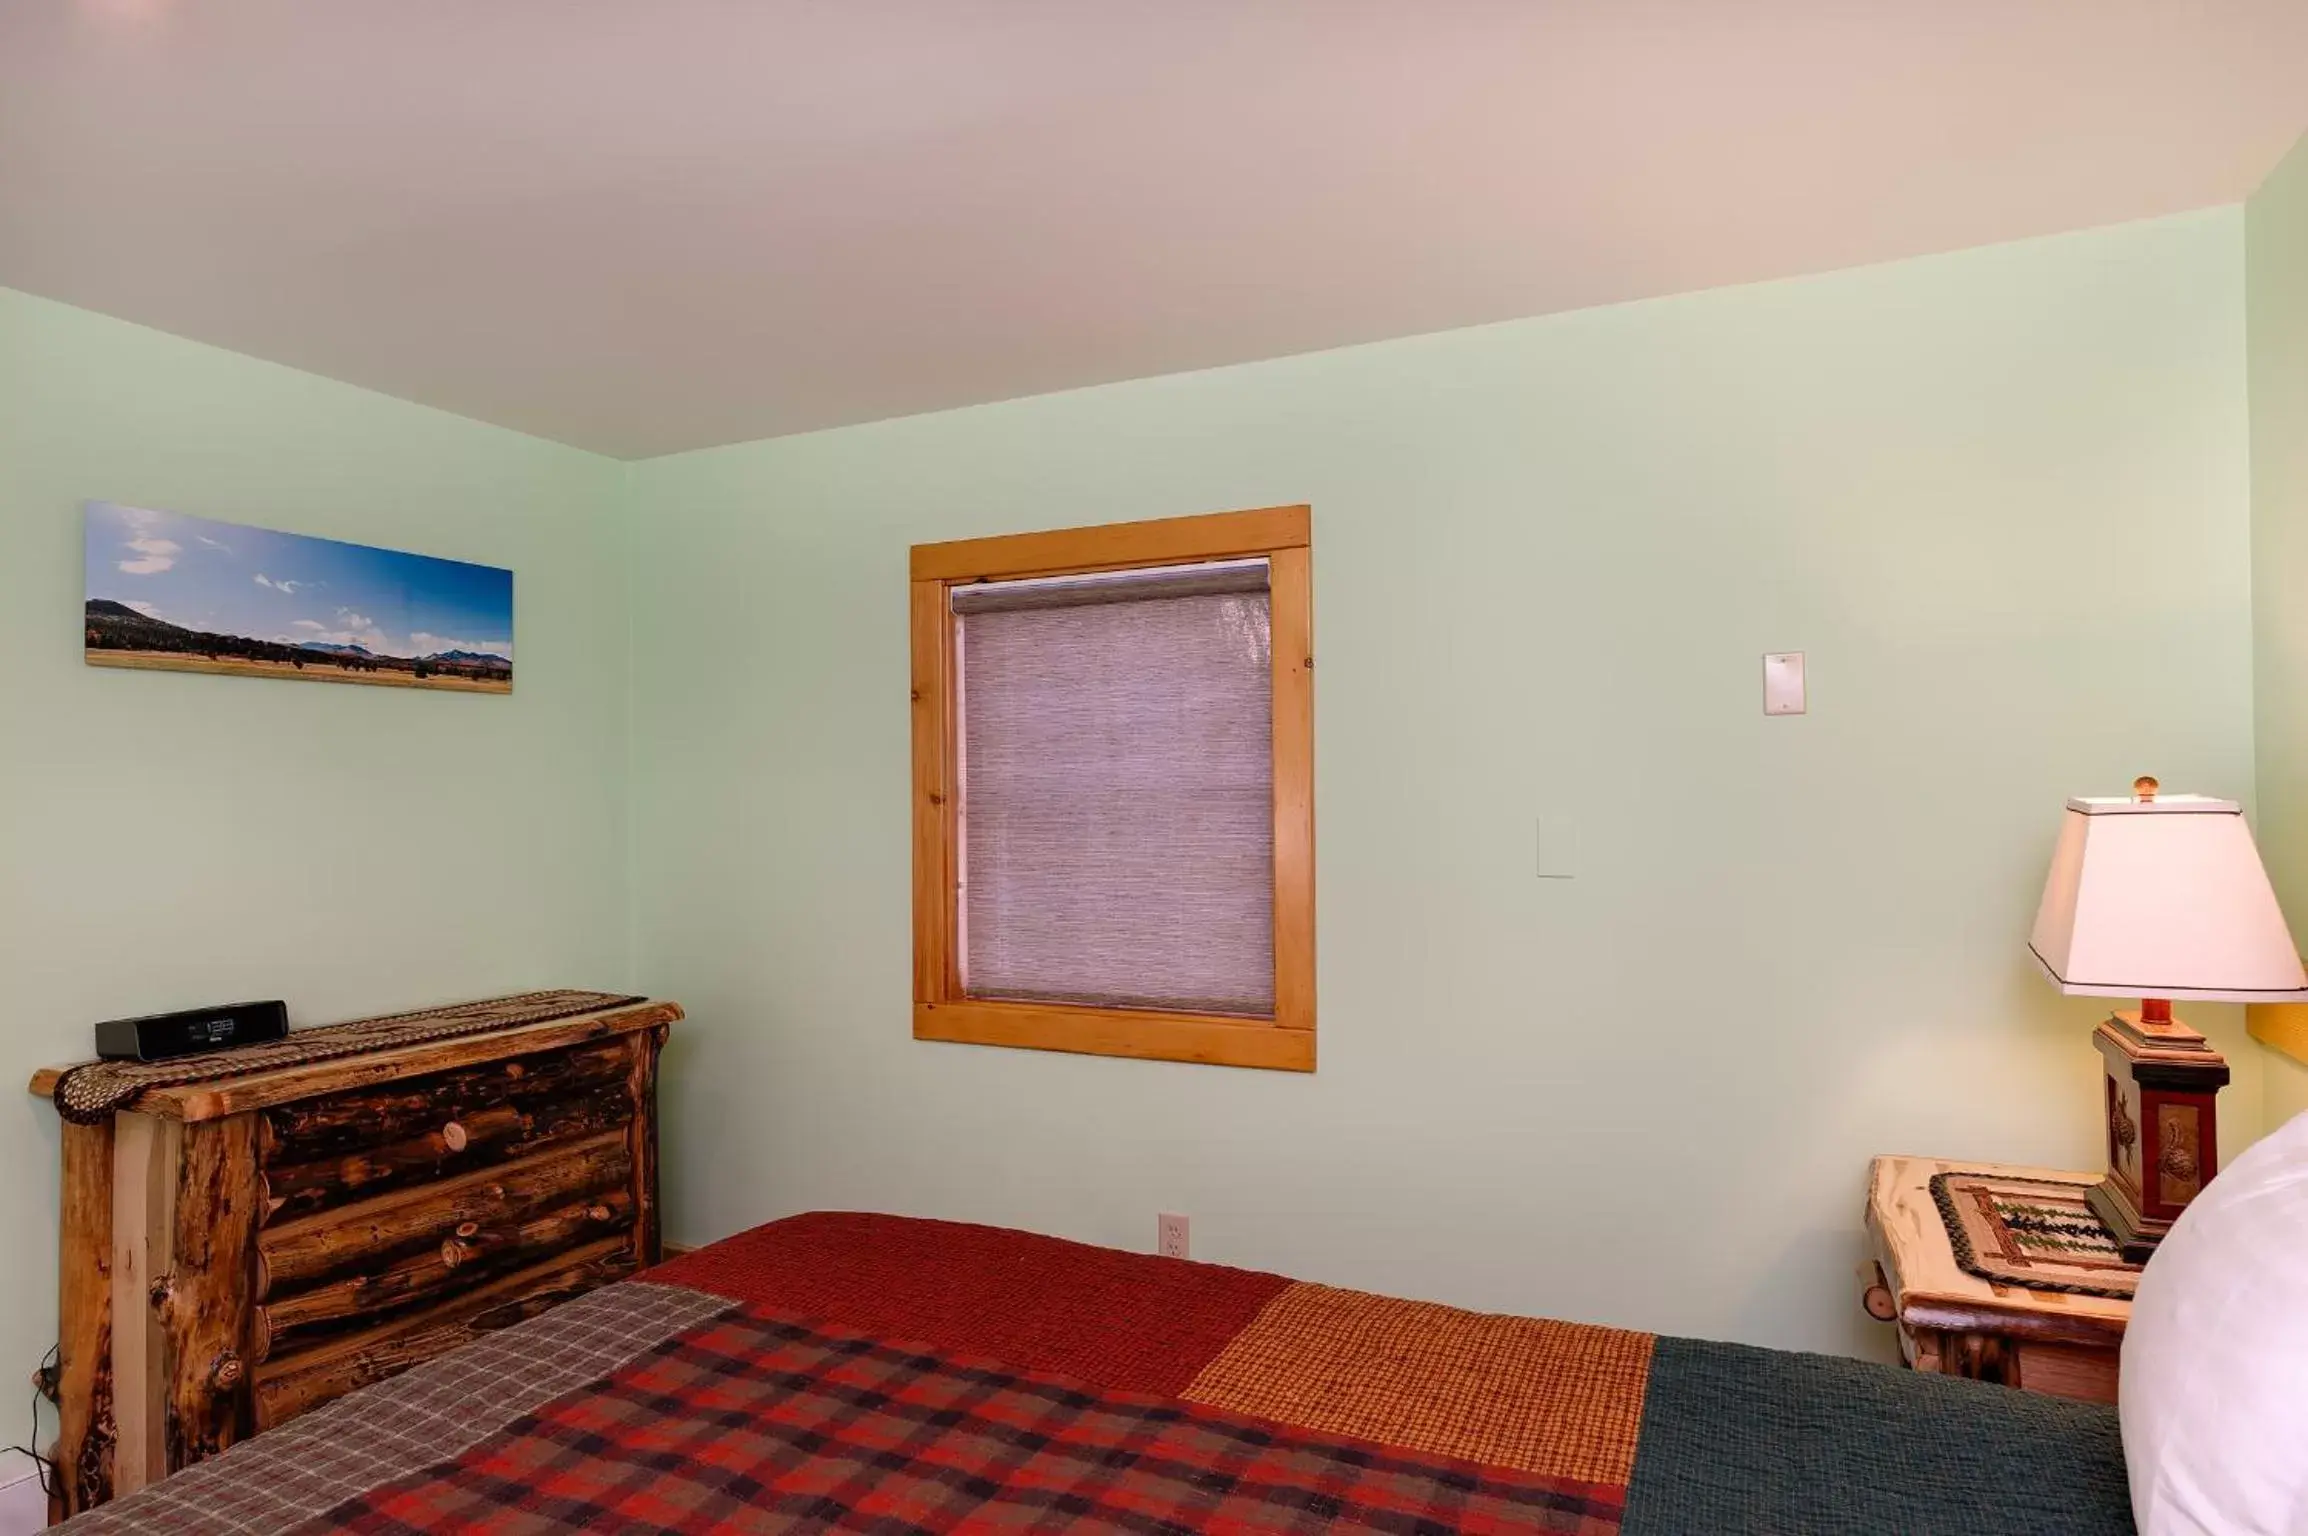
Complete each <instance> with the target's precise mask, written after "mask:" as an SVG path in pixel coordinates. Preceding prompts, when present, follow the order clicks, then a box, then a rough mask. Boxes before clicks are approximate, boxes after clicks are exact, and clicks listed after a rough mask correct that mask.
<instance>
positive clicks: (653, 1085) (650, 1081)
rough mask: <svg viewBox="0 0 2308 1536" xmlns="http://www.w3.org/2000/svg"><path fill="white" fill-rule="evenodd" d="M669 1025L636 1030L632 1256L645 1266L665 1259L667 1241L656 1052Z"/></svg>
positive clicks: (634, 1053)
mask: <svg viewBox="0 0 2308 1536" xmlns="http://www.w3.org/2000/svg"><path fill="white" fill-rule="evenodd" d="M665 1035H666V1026H665V1025H663V1024H660V1025H658V1026H657V1027H656V1028H654V1029H644V1030H636V1031H635V1032H634V1034H633V1036H632V1040H633V1071H632V1077H631V1079H630V1081H629V1083H628V1085H627V1086H628V1087H629V1088H630V1089H631V1091H632V1094H633V1123H632V1129H631V1131H630V1135H631V1137H632V1148H633V1257H634V1258H635V1259H636V1260H638V1261H639V1262H640V1264H641V1266H642V1267H643V1268H644V1269H646V1268H648V1267H650V1266H651V1265H654V1264H658V1263H661V1262H663V1261H664V1258H665V1241H664V1235H663V1228H662V1227H661V1226H660V1224H659V1221H658V1214H657V1053H658V1052H659V1051H660V1050H661V1049H663V1047H664V1045H665Z"/></svg>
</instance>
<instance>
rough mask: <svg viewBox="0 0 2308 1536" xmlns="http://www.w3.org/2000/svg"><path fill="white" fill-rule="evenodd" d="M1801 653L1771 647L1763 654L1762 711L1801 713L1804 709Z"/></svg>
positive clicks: (1769, 713)
mask: <svg viewBox="0 0 2308 1536" xmlns="http://www.w3.org/2000/svg"><path fill="white" fill-rule="evenodd" d="M1805 702H1806V701H1805V697H1804V688H1803V653H1802V652H1801V651H1773V652H1771V653H1770V654H1769V655H1767V656H1765V657H1764V658H1763V713H1765V714H1767V715H1800V714H1802V713H1803V712H1804V708H1805Z"/></svg>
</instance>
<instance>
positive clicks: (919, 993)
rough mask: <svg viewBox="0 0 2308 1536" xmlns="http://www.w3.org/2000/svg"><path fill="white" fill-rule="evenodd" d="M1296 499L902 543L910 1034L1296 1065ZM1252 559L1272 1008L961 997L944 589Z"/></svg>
mask: <svg viewBox="0 0 2308 1536" xmlns="http://www.w3.org/2000/svg"><path fill="white" fill-rule="evenodd" d="M1312 522H1313V516H1312V511H1311V509H1310V508H1308V507H1305V506H1288V507H1262V508H1258V509H1255V510H1252V511H1245V512H1221V513H1214V514H1210V515H1207V516H1200V517H1175V518H1161V519H1156V520H1153V521H1148V522H1135V523H1114V524H1108V525H1105V526H1102V527H1090V528H1068V529H1061V530H1057V531H1054V532H1048V533H1027V534H1017V535H1013V536H1009V537H1000V538H985V539H964V540H959V541H957V542H953V543H945V544H917V545H915V546H914V548H913V552H912V568H911V576H912V591H911V596H910V603H909V613H910V628H911V636H912V661H913V887H914V890H913V908H914V1009H913V1014H914V1038H916V1039H918V1040H945V1041H953V1042H959V1043H965V1044H976V1045H1007V1046H1020V1047H1025V1048H1027V1049H1032V1050H1045V1051H1073V1052H1080V1053H1086V1054H1090V1055H1100V1056H1130V1057H1139V1058H1143V1059H1151V1060H1159V1061H1187V1062H1203V1063H1207V1064H1211V1065H1216V1066H1233V1067H1264V1068H1270V1069H1275V1070H1281V1071H1295V1072H1311V1071H1313V1070H1314V1063H1315V1049H1314V1046H1315V1027H1314V1023H1315V1009H1314V596H1313V589H1312V570H1311V559H1310V556H1311V553H1312ZM1252 557H1262V558H1264V559H1265V560H1266V562H1267V578H1268V603H1269V612H1270V623H1271V634H1272V641H1273V644H1272V666H1273V676H1272V683H1273V710H1274V714H1273V719H1274V725H1273V732H1274V745H1273V752H1274V761H1273V780H1274V1016H1273V1017H1272V1018H1271V1019H1265V1018H1258V1019H1249V1018H1242V1017H1238V1016H1234V1015H1229V1014H1204V1013H1184V1012H1179V1013H1172V1012H1161V1011H1155V1010H1148V1009H1124V1008H1100V1007H1091V1006H1086V1005H1074V1004H1054V1003H1040V1002H1009V1001H995V1000H990V999H981V998H972V997H969V996H967V995H965V994H964V992H963V990H962V978H961V957H960V955H959V954H958V953H957V952H956V945H955V936H956V934H957V933H958V932H959V910H958V908H959V897H960V889H959V884H958V881H957V879H956V876H955V871H956V870H957V868H958V867H959V860H958V856H957V846H956V844H957V839H958V837H959V835H960V826H959V821H958V814H957V813H958V810H959V807H958V806H957V805H956V803H955V795H954V786H955V785H956V784H957V783H958V782H959V776H958V773H957V754H958V751H959V743H958V739H957V727H958V722H959V709H958V701H957V700H956V698H955V695H954V690H955V683H956V679H955V667H954V633H955V619H954V614H953V604H952V596H951V594H952V589H953V588H955V587H956V586H961V585H965V584H967V583H970V582H977V581H999V580H1015V579H1020V578H1026V577H1039V576H1070V575H1079V574H1086V573H1090V572H1096V571H1113V570H1127V569H1131V568H1134V567H1140V566H1160V565H1188V564H1195V563H1198V562H1202V561H1212V560H1239V559H1248V558H1252Z"/></svg>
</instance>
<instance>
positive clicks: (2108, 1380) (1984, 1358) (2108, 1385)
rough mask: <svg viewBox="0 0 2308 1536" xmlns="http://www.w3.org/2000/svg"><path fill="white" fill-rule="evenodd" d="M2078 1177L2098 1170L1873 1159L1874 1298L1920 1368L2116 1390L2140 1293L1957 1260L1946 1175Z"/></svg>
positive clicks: (1869, 1286) (2084, 1394)
mask: <svg viewBox="0 0 2308 1536" xmlns="http://www.w3.org/2000/svg"><path fill="white" fill-rule="evenodd" d="M1941 1174H1951V1175H1980V1176H1986V1177H1989V1178H2002V1179H2009V1180H2015V1181H2047V1182H2059V1183H2063V1184H2073V1185H2075V1186H2076V1187H2077V1188H2078V1191H2079V1198H2080V1191H2081V1189H2082V1187H2083V1186H2085V1185H2088V1184H2089V1183H2090V1182H2091V1181H2092V1179H2093V1178H2094V1177H2095V1175H2091V1174H2084V1173H2067V1172H2061V1171H2058V1170H2054V1169H2044V1168H2017V1167H2012V1166H2009V1165H2006V1164H1999V1163H1969V1162H1946V1161H1942V1160H1938V1159H1934V1158H1928V1157H1879V1158H1876V1159H1875V1160H1874V1162H1873V1163H1872V1164H1870V1165H1869V1168H1868V1181H1867V1182H1868V1193H1867V1238H1868V1246H1869V1249H1870V1251H1871V1253H1872V1260H1871V1262H1869V1263H1868V1264H1866V1265H1864V1266H1863V1267H1862V1270H1861V1278H1862V1295H1861V1302H1862V1305H1863V1306H1865V1308H1866V1309H1867V1313H1868V1315H1869V1316H1870V1317H1873V1318H1875V1319H1877V1320H1878V1321H1881V1322H1887V1323H1892V1324H1894V1325H1896V1326H1897V1328H1898V1330H1899V1351H1900V1354H1901V1356H1902V1357H1903V1358H1904V1359H1905V1360H1906V1361H1907V1363H1908V1364H1909V1365H1911V1366H1913V1367H1914V1368H1915V1369H1917V1370H1919V1371H1936V1372H1938V1373H1940V1374H1941V1375H1946V1376H1968V1377H1972V1378H1974V1379H1975V1380H1979V1381H1989V1382H1997V1383H2000V1384H2001V1385H2004V1386H2007V1387H2018V1388H2020V1389H2022V1390H2024V1391H2029V1392H2044V1393H2049V1394H2051V1395H2053V1396H2056V1397H2072V1398H2079V1399H2082V1400H2084V1401H2086V1402H2098V1403H2112V1402H2114V1401H2115V1400H2116V1360H2117V1351H2118V1349H2119V1348H2120V1347H2121V1345H2122V1344H2123V1341H2124V1327H2125V1324H2127V1323H2128V1322H2129V1321H2130V1320H2131V1315H2132V1304H2131V1303H2130V1302H2129V1301H2127V1300H2119V1299H2117V1298H2115V1297H2110V1296H2090V1295H2075V1294H2069V1293H2066V1292H2060V1291H2047V1290H2035V1289H2032V1288H2029V1287H2026V1286H2020V1285H2008V1284H2001V1283H1998V1282H1996V1281H1993V1280H1989V1279H1986V1278H1983V1277H1982V1276H1979V1275H1976V1274H1971V1273H1969V1272H1967V1271H1966V1270H1965V1269H1964V1268H1963V1267H1962V1266H1961V1265H1960V1264H1959V1263H1958V1262H1957V1259H1956V1253H1955V1247H1954V1243H1953V1242H1952V1240H1951V1239H1950V1238H1949V1236H1948V1229H1947V1222H1946V1221H1945V1220H1944V1219H1943V1217H1942V1215H1941V1212H1940V1207H1939V1203H1938V1200H1937V1199H1936V1197H1935V1196H1934V1195H1933V1193H1932V1179H1933V1178H1934V1176H1936V1175H1941Z"/></svg>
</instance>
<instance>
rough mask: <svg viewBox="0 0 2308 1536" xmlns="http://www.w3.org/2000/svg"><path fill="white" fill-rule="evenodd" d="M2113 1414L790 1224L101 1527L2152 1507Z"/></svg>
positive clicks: (170, 1484) (1095, 1257) (309, 1424)
mask: <svg viewBox="0 0 2308 1536" xmlns="http://www.w3.org/2000/svg"><path fill="white" fill-rule="evenodd" d="M2123 1491H2124V1490H2123V1481H2122V1461H2121V1452H2120V1448H2119V1447H2117V1446H2116V1444H2115V1441H2114V1433H2113V1423H2112V1414H2107V1413H2105V1412H2104V1411H2102V1410H2091V1409H2084V1408H2081V1407H2079V1406H2077V1405H2068V1404H2059V1403H2055V1402H2051V1401H2049V1400H2046V1399H2040V1398H2033V1397H2026V1396H2023V1395H2022V1394H2019V1393H2015V1392H2008V1391H2005V1390H2003V1389H2000V1388H1991V1387H1982V1386H1978V1385H1975V1384H1972V1383H1958V1382H1947V1381H1941V1380H1939V1379H1937V1378H1924V1377H1916V1376H1912V1375H1908V1374H1906V1373H1900V1372H1894V1371H1890V1370H1886V1369H1883V1368H1881V1367H1875V1366H1868V1365H1861V1364H1859V1363H1857V1362H1851V1361H1834V1360H1827V1359H1825V1358H1823V1357H1818V1356H1802V1355H1786V1354H1777V1353H1775V1352H1772V1351H1764V1350H1752V1349H1742V1348H1741V1347H1739V1346H1732V1345H1709V1344H1701V1343H1697V1342H1695V1341H1688V1340H1673V1339H1661V1338H1655V1337H1653V1336H1652V1335H1648V1334H1637V1333H1627V1332H1623V1331H1620V1330H1613V1329H1601V1328H1589V1327H1583V1326H1579V1325H1575V1324H1565V1323H1553V1322H1543V1321H1538V1320H1534V1319H1528V1318H1511V1317H1496V1316H1488V1315H1484V1314H1478V1313H1470V1312H1463V1311H1457V1310H1454V1309H1451V1308H1447V1307H1439V1306H1433V1305H1430V1304H1427V1303H1421V1302H1409V1301H1398V1300H1393V1299H1390V1298H1386V1297H1379V1296H1372V1295H1368V1294H1366V1293H1362V1292H1356V1291H1343V1290H1335V1289H1332V1288H1329V1287H1325V1286H1317V1285H1307V1284H1302V1283H1297V1282H1293V1281H1289V1280H1285V1279H1283V1278H1281V1277H1279V1276H1274V1275H1263V1274H1254V1273H1251V1272H1248V1271H1243V1270H1232V1269H1224V1268H1220V1267H1217V1266H1213V1265H1203V1264H1188V1263H1181V1262H1178V1261H1175V1260H1165V1259H1156V1258H1151V1257H1147V1256H1144V1255H1137V1254H1126V1253H1119V1252H1115V1251H1113V1250H1110V1249H1101V1248H1090V1247H1085V1246H1083V1245H1080V1244H1074V1243H1064V1242H1059V1241H1057V1240H1055V1239H1050V1238H1039V1237H1033V1236H1030V1235H1028V1234H1024V1233H1016V1232H1006V1231H1001V1230H998V1229H993V1228H985V1227H965V1226H957V1225H953V1224H949V1223H941V1222H919V1221H908V1220H904V1219H902V1218H896V1217H884V1216H864V1215H850V1214H818V1215H813V1216H804V1217H796V1218H794V1219H792V1220H790V1221H785V1222H778V1223H773V1224H772V1225H770V1226H767V1227H763V1228H759V1229H756V1230H755V1231H753V1232H750V1233H746V1234H743V1235H742V1236H740V1237H737V1238H732V1239H730V1240H728V1241H726V1242H723V1243H719V1244H715V1245H714V1246H713V1247H711V1248H707V1249H704V1250H701V1251H700V1252H698V1253H696V1254H693V1255H690V1256H688V1257H686V1258H683V1259H679V1260H676V1261H675V1262H673V1263H671V1264H668V1265H665V1266H663V1267H661V1268H659V1269H657V1270H655V1271H652V1272H651V1274H650V1276H649V1279H648V1280H647V1281H640V1282H628V1283H626V1284H623V1285H618V1286H612V1287H609V1288H607V1289H605V1290H602V1291H597V1292H595V1293H593V1294H592V1295H590V1296H586V1297H583V1298H580V1299H579V1300H577V1301H574V1302H571V1303H569V1304H567V1305H565V1306H563V1307H561V1308H558V1309H556V1310H555V1311H553V1312H550V1313H547V1314H546V1315H544V1316H543V1317H540V1318H537V1319H535V1320H533V1321H531V1322H529V1323H525V1324H523V1325H521V1326H519V1327H516V1328H513V1329H509V1330H507V1331H506V1332H504V1333H501V1334H497V1335H494V1336H492V1337H490V1338H488V1339H486V1340H484V1341H482V1342H481V1343H479V1344H476V1345H473V1346H471V1347H469V1348H467V1349H464V1350H460V1351H458V1352H456V1353H455V1354H453V1355H450V1356H446V1357H443V1358H442V1359H440V1360H436V1361H433V1362H431V1363H429V1364H427V1365H425V1366H422V1367H420V1368H418V1369H417V1370H415V1371H411V1372H409V1373H407V1374H406V1375H403V1376H401V1377H399V1378H396V1379H395V1380H393V1381H390V1382H386V1383H383V1384H381V1385H380V1386H377V1387H372V1388H370V1389H369V1390H367V1391H365V1392H360V1393H355V1394H353V1395H352V1396H350V1397H347V1398H344V1399H342V1400H340V1401H338V1402H336V1403H333V1404H331V1405H329V1406H328V1407H326V1408H323V1409H321V1410H319V1411H318V1412H315V1413H312V1414H308V1415H306V1416H304V1417H303V1418H300V1419H297V1420H295V1421H294V1422H292V1423H290V1424H288V1425H285V1426H283V1427H281V1428H280V1429H277V1430H274V1431H272V1432H270V1433H268V1434H265V1435H262V1436H259V1437H257V1438H256V1439H255V1440H252V1441H250V1442H247V1443H246V1444H244V1445H242V1446H238V1447H235V1448H234V1449H233V1450H232V1451H230V1452H228V1453H227V1454H226V1455H224V1456H223V1457H220V1458H218V1459H216V1460H214V1461H210V1462H207V1463H203V1464H202V1465H200V1466H198V1467H194V1468H192V1469H190V1470H188V1471H186V1472H183V1473H179V1474H178V1475H177V1476H175V1477H173V1478H170V1479H169V1480H167V1481H166V1482H164V1483H161V1484H159V1485H158V1486H156V1487H154V1488H151V1489H147V1490H145V1491H144V1492H141V1493H139V1494H136V1495H134V1496H132V1497H129V1498H127V1499H123V1500H121V1501H119V1502H118V1503H116V1504H113V1505H110V1506H108V1507H106V1508H104V1509H100V1510H97V1511H95V1512H93V1513H91V1514H89V1515H86V1516H83V1517H81V1518H80V1520H78V1521H75V1522H73V1523H72V1529H73V1530H74V1531H76V1532H79V1531H86V1532H89V1533H98V1532H102V1531H106V1530H118V1531H138V1532H147V1531H167V1532H184V1533H203V1532H218V1533H223V1532H236V1533H239V1532H250V1531H294V1532H320V1531H355V1532H370V1533H379V1536H385V1533H391V1536H402V1533H411V1536H413V1533H420V1532H452V1531H454V1532H467V1531H476V1532H506V1533H513V1532H521V1533H546V1532H571V1531H625V1532H638V1531H673V1532H702V1531H747V1532H752V1531H761V1532H770V1531H780V1532H782V1531H863V1532H877V1533H891V1536H899V1533H914V1532H943V1531H998V1530H1020V1531H1027V1530H1031V1531H1064V1530H1113V1531H1129V1532H1143V1533H1147V1536H1156V1533H1171V1532H1188V1531H1276V1532H1326V1531H1334V1530H1357V1531H1381V1532H1401V1533H1425V1532H1443V1531H1461V1530H1463V1531H1539V1532H1567V1533H1578V1536H1605V1533H1611V1532H1618V1531H1622V1530H1625V1531H1629V1532H1637V1533H1639V1532H1641V1531H1645V1530H1655V1531H1707V1532H1737V1531H1750V1530H1752V1531H1852V1532H1884V1531H1924V1530H1935V1529H1945V1530H1950V1531H1957V1530H1960V1531H1966V1532H1993V1531H1998V1530H2013V1531H2028V1532H2036V1531H2042V1532H2067V1531H2076V1532H2100V1531H2121V1530H2127V1529H2129V1521H2128V1518H2127V1517H2126V1516H2125V1514H2124V1508H2123V1505H2124V1499H2123Z"/></svg>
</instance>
